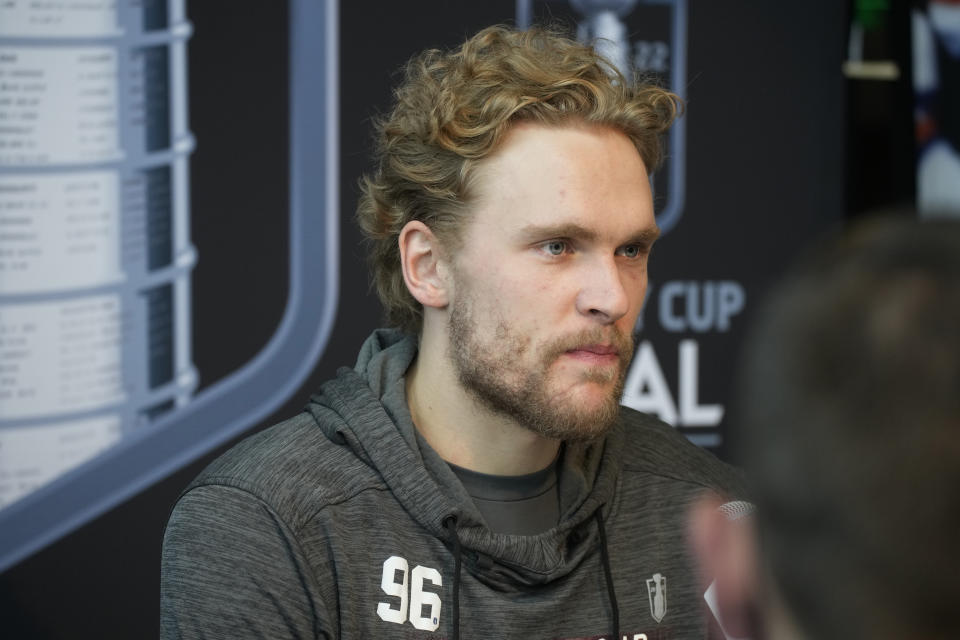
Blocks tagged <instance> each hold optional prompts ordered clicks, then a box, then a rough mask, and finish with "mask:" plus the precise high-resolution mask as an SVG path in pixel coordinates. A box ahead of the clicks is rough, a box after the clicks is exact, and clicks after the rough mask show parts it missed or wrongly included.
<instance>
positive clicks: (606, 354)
mask: <svg viewBox="0 0 960 640" xmlns="http://www.w3.org/2000/svg"><path fill="white" fill-rule="evenodd" d="M566 355H568V356H571V357H573V358H577V359H579V360H587V361H591V362H611V361H615V360H619V359H620V352H619V350H618V349H617V348H616V347H615V346H613V345H609V344H588V345H582V346H579V347H577V348H575V349H570V350H568V351H566Z"/></svg>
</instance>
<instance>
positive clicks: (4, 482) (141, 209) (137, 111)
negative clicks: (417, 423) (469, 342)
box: [0, 0, 339, 571]
mask: <svg viewBox="0 0 960 640" xmlns="http://www.w3.org/2000/svg"><path fill="white" fill-rule="evenodd" d="M184 4H185V3H184V0H84V1H83V2H36V1H35V0H4V1H3V2H0V571H3V570H5V569H6V568H7V567H9V566H11V565H12V564H14V563H16V562H18V561H19V560H21V559H23V558H25V557H27V556H28V555H30V554H31V553H34V552H35V551H37V550H39V549H41V548H43V547H44V546H45V545H48V544H51V543H52V542H55V541H56V540H57V539H59V538H60V537H61V536H63V535H66V534H68V533H70V532H71V531H72V530H74V529H75V528H76V527H78V526H81V525H82V524H84V523H85V522H88V521H90V520H91V519H93V518H96V517H97V516H98V515H100V514H102V513H103V512H105V511H106V510H108V509H110V508H111V507H113V506H115V505H117V504H119V503H120V502H122V501H123V500H126V499H128V498H130V497H131V496H133V495H135V494H136V493H138V492H139V491H142V490H144V489H145V488H147V487H149V486H151V485H152V484H154V483H156V482H158V481H160V480H162V479H163V478H165V477H167V476H168V475H169V474H171V473H173V472H175V471H177V470H178V469H181V468H182V467H183V466H184V465H185V464H188V463H190V462H191V461H193V460H196V459H197V458H198V457H200V456H201V455H203V454H205V453H207V452H208V451H210V450H211V449H212V448H214V447H216V446H219V445H221V444H223V443H225V442H227V441H228V440H229V439H231V438H235V437H237V436H238V435H240V434H241V433H243V432H244V431H245V430H247V429H250V428H251V427H252V426H254V425H256V424H257V423H258V422H259V421H261V420H263V419H265V418H266V417H267V416H269V415H270V414H271V412H273V411H275V410H276V409H277V408H279V407H280V406H281V405H282V404H283V402H285V401H286V400H287V399H289V398H290V397H291V395H292V394H293V393H294V392H295V391H296V390H297V389H298V388H299V387H300V385H301V384H302V383H303V381H304V380H305V379H306V378H307V376H308V375H309V373H310V372H311V371H312V370H313V368H314V366H315V365H316V362H317V360H318V359H319V357H320V354H321V353H322V352H323V349H324V347H325V345H326V343H327V340H328V338H329V335H330V331H331V328H332V326H333V319H334V317H335V313H336V301H337V292H338V271H337V267H338V264H339V252H338V250H339V234H338V219H339V193H338V188H337V186H338V180H339V177H338V162H339V141H338V136H337V131H338V130H339V122H338V111H337V100H338V94H337V87H338V65H339V44H338V40H337V28H338V24H339V18H338V4H337V2H336V1H335V0H289V3H288V5H287V7H286V9H287V10H288V11H287V23H286V33H285V34H284V36H285V39H282V40H281V46H283V47H284V50H283V51H281V52H278V53H280V54H285V55H286V60H287V62H288V63H289V66H288V67H285V68H284V69H283V71H279V70H278V73H283V74H285V75H284V76H283V78H284V79H285V80H286V81H287V83H288V84H287V86H288V98H289V110H288V111H287V112H286V113H284V114H282V116H281V117H282V118H283V122H285V123H287V124H288V127H289V128H288V130H287V131H288V137H287V143H288V144H287V153H288V158H287V159H288V166H289V175H288V181H287V188H288V194H287V196H288V200H289V203H290V208H289V236H288V248H289V251H288V254H287V255H286V256H278V258H279V259H281V260H286V261H287V263H288V276H289V279H288V282H287V284H288V296H287V300H286V305H285V307H284V310H283V316H282V318H281V321H280V324H279V325H278V327H277V329H276V331H275V333H274V334H273V335H272V336H271V337H270V339H269V341H268V342H267V344H266V345H265V346H264V347H263V348H262V349H261V350H260V351H259V352H257V353H256V354H254V355H252V357H251V359H250V360H249V361H248V362H247V363H246V364H245V365H243V366H242V367H240V368H239V369H237V370H235V371H232V372H230V373H229V374H227V375H226V376H224V377H222V378H220V379H219V380H217V381H216V382H213V383H212V384H210V385H209V386H207V387H205V388H202V389H200V388H198V386H197V380H198V375H197V372H196V371H195V369H194V366H193V362H192V360H193V355H192V354H193V352H194V344H193V339H192V336H191V319H192V316H193V312H192V310H191V291H190V289H191V273H192V270H193V267H194V265H195V264H196V261H197V250H196V249H195V248H194V247H193V244H192V242H191V239H190V218H191V212H190V210H189V201H190V198H189V195H190V182H189V178H190V172H189V169H190V167H189V160H190V154H191V152H192V151H193V148H194V141H193V135H192V134H191V130H190V127H189V123H188V100H187V71H188V64H187V62H188V60H187V53H186V51H187V43H188V41H193V39H194V38H197V37H204V36H201V35H200V34H194V33H193V28H192V26H191V24H190V23H189V22H188V21H187V19H186V16H185V13H184ZM207 37H209V34H207ZM247 89H248V87H244V90H245V91H246V90H247ZM227 95H228V96H232V97H225V98H224V100H225V103H224V104H222V105H218V106H222V107H223V108H224V110H225V111H226V110H228V109H229V107H230V103H229V100H231V99H233V100H235V99H237V98H236V95H237V94H235V93H234V94H230V93H229V92H227ZM244 99H256V96H255V95H253V96H251V95H250V94H249V92H247V93H246V94H245V98H244ZM226 124H227V125H229V121H228V122H227V123H226ZM242 136H243V132H242V131H238V132H237V137H238V139H240V138H242ZM201 144H202V141H201ZM211 148H212V147H211ZM251 153H252V154H255V151H251ZM256 157H257V156H256V155H253V156H252V158H253V159H256ZM250 166H251V167H252V169H251V171H252V172H253V177H254V179H255V178H256V170H257V169H256V167H257V165H256V162H253V163H251V165H250ZM195 188H196V185H195ZM203 188H206V189H215V188H223V187H222V186H220V187H217V186H216V185H203ZM278 195H281V196H282V194H278ZM271 213H272V214H274V215H275V214H276V212H271ZM193 215H194V216H197V215H200V216H202V212H201V213H200V214H198V213H197V212H194V214H193ZM245 215H257V213H255V212H246V213H245ZM202 250H203V251H204V253H205V255H206V256H207V258H208V259H210V260H217V259H222V258H221V256H219V255H217V253H216V251H215V247H209V248H207V249H202Z"/></svg>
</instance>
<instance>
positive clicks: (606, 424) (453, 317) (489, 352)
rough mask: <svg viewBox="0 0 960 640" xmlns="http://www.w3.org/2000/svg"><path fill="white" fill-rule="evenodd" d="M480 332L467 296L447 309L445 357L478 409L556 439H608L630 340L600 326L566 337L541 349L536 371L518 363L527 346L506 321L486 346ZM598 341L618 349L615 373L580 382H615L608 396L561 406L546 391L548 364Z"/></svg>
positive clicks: (599, 372)
mask: <svg viewBox="0 0 960 640" xmlns="http://www.w3.org/2000/svg"><path fill="white" fill-rule="evenodd" d="M478 333H479V332H478V330H477V326H476V322H475V320H474V315H473V313H472V312H471V304H470V302H469V297H466V298H460V299H459V300H458V301H456V302H455V303H453V304H452V305H451V309H450V317H449V321H448V339H449V342H448V344H447V356H448V357H449V358H450V360H451V362H452V363H453V365H454V368H455V369H456V371H457V377H458V380H459V382H460V385H461V387H462V388H463V389H464V390H466V391H467V392H468V393H469V394H470V395H471V396H472V397H473V398H474V399H476V400H477V401H478V402H479V403H480V404H481V405H482V406H484V407H486V408H487V409H489V410H490V411H492V412H494V413H499V414H502V415H505V416H507V417H509V418H511V419H513V420H514V421H515V422H517V423H518V424H519V425H521V426H523V427H525V428H527V429H530V430H531V431H533V432H535V433H537V434H540V435H542V436H544V437H546V438H551V439H556V440H564V441H590V440H595V439H598V438H601V437H603V436H604V435H606V434H607V432H608V431H609V430H610V429H611V428H612V427H613V425H614V424H615V423H616V421H617V417H618V416H619V415H620V396H621V394H622V393H623V383H624V379H625V377H626V373H627V369H628V368H629V364H630V359H631V358H632V357H633V340H632V338H631V337H625V336H623V335H622V334H621V333H619V331H616V330H613V332H611V331H610V330H607V331H604V330H603V329H602V328H599V327H598V328H596V329H595V330H591V331H586V332H582V333H579V334H576V335H571V336H565V337H563V338H560V339H558V340H555V341H552V342H551V343H549V344H548V345H545V346H544V347H541V348H540V349H539V353H538V354H537V360H538V362H539V363H540V366H539V367H537V368H531V369H526V370H525V369H523V368H521V366H520V365H519V364H518V363H519V362H520V361H521V360H522V357H523V355H524V354H525V353H526V352H527V351H528V350H529V347H530V345H529V340H527V339H526V338H525V337H524V336H518V335H515V334H514V333H513V332H512V331H511V330H510V328H509V327H508V326H507V325H506V323H504V322H501V323H500V324H499V325H498V326H497V329H496V332H495V335H494V339H493V340H491V341H490V342H489V343H486V344H484V343H483V342H481V340H480V338H479V336H478ZM600 342H612V343H613V344H614V345H615V346H616V347H617V351H618V353H619V359H620V362H619V368H618V370H617V371H615V372H614V371H610V370H590V371H586V372H584V373H583V380H584V381H585V382H597V383H610V382H613V383H614V384H613V387H612V389H611V391H610V393H609V394H608V395H607V397H606V398H605V399H604V401H603V402H602V404H601V405H600V406H599V407H596V408H594V409H591V410H584V409H583V408H582V407H579V406H576V405H574V406H564V403H563V402H562V401H561V400H560V399H558V398H556V397H553V396H551V394H550V393H549V391H548V389H547V383H548V380H547V378H548V375H549V370H550V367H551V365H552V364H553V363H554V362H555V361H556V360H557V359H558V358H559V357H560V356H561V355H563V354H564V353H565V352H567V351H569V350H571V349H574V348H576V347H578V346H583V345H588V344H596V343H600ZM571 403H572V401H570V402H568V404H571Z"/></svg>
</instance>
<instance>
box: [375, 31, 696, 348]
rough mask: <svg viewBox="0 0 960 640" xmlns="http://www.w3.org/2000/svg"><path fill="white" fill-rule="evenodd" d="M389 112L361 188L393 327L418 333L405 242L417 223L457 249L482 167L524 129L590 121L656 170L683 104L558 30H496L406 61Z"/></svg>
mask: <svg viewBox="0 0 960 640" xmlns="http://www.w3.org/2000/svg"><path fill="white" fill-rule="evenodd" d="M394 97H395V104H394V106H393V108H392V110H391V111H390V112H389V113H388V114H387V115H386V116H385V117H383V118H381V119H379V120H378V121H376V122H375V125H374V126H375V132H376V149H375V158H374V159H375V161H376V164H377V167H376V170H375V173H373V175H366V176H364V177H363V178H361V180H360V188H361V191H362V193H361V196H360V201H359V203H358V206H357V217H358V220H359V223H360V227H361V229H362V230H363V232H364V234H365V236H366V237H367V239H368V241H369V243H370V245H371V251H370V256H369V259H370V267H371V271H372V274H373V282H374V285H375V286H376V289H377V293H378V294H379V296H380V300H381V302H382V303H383V306H384V308H385V311H386V314H387V320H388V322H389V323H391V324H394V325H397V326H400V327H401V328H402V329H404V330H405V331H408V332H410V333H414V334H417V333H419V332H420V329H421V326H422V323H423V309H422V307H421V305H420V303H419V302H417V300H416V299H415V298H414V297H413V296H412V295H411V294H410V292H409V291H408V290H407V287H406V284H405V283H404V280H403V273H402V270H401V266H400V249H399V245H398V240H397V238H398V236H399V234H400V231H401V229H403V227H404V225H406V224H407V222H409V221H411V220H420V221H422V222H423V223H424V224H426V225H427V226H428V227H429V228H430V230H431V231H433V233H434V234H436V236H437V237H438V238H439V239H440V240H441V242H443V243H444V244H445V245H446V246H449V247H451V248H455V247H456V245H457V242H458V240H459V230H460V228H461V226H462V224H463V221H464V219H465V215H467V205H468V204H469V202H470V195H471V194H470V184H471V177H472V175H473V171H474V169H475V167H476V166H477V163H478V162H479V161H481V160H483V158H485V157H487V156H488V155H490V154H491V153H492V152H493V151H494V150H495V149H496V148H497V145H498V144H499V142H500V140H501V139H502V138H503V136H504V135H505V133H506V132H507V131H508V129H509V128H510V126H511V125H512V124H513V123H515V122H517V121H520V120H524V121H533V122H538V123H542V124H545V125H552V126H556V125H562V124H564V123H569V122H582V123H587V124H593V125H603V126H608V127H612V128H614V129H617V130H618V131H621V132H622V133H624V134H625V135H626V136H628V137H629V138H630V139H631V140H632V141H633V144H634V145H635V146H636V148H637V151H638V152H639V153H640V157H641V158H642V159H643V162H644V165H645V166H646V167H647V169H648V171H652V170H653V169H654V168H656V167H657V166H658V165H659V163H660V160H661V153H662V151H661V142H660V138H661V135H662V134H663V133H664V132H665V131H666V130H667V129H668V128H669V127H670V125H671V123H672V122H673V120H674V118H676V117H677V115H678V114H679V112H680V110H681V109H682V105H681V102H680V99H679V98H678V97H677V96H676V95H674V94H672V93H670V92H669V91H665V90H663V89H661V88H658V87H656V86H653V85H647V84H643V83H631V82H627V81H626V79H625V78H624V77H623V76H622V75H621V74H620V72H619V71H617V70H616V68H615V67H614V66H613V65H612V64H610V63H609V62H608V61H607V60H605V59H604V58H603V57H601V56H600V55H599V54H598V53H597V52H596V51H594V49H593V48H591V47H590V46H588V45H584V44H580V43H578V42H576V41H574V40H571V39H570V38H568V37H567V36H565V35H564V34H562V33H561V32H560V31H559V30H558V29H555V28H533V29H529V30H527V31H514V30H512V29H509V28H507V27H504V26H494V27H488V28H486V29H484V30H483V31H480V32H479V33H478V34H476V35H475V36H473V37H472V38H470V39H469V40H467V41H466V42H465V43H464V44H463V45H462V46H461V47H460V48H459V49H455V50H453V51H447V52H445V51H440V50H437V49H430V50H427V51H425V52H423V53H421V54H419V55H417V56H415V57H414V58H413V59H412V60H410V62H408V63H407V65H406V68H405V70H404V79H403V82H402V83H401V84H400V86H399V87H398V88H397V89H396V90H395V91H394Z"/></svg>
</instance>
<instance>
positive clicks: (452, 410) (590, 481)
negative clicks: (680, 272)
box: [162, 28, 739, 640]
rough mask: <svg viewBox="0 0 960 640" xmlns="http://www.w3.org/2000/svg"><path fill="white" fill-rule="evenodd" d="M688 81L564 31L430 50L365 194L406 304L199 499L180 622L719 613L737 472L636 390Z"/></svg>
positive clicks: (454, 634)
mask: <svg viewBox="0 0 960 640" xmlns="http://www.w3.org/2000/svg"><path fill="white" fill-rule="evenodd" d="M677 108H678V104H677V101H676V98H675V97H674V96H673V95H671V94H669V93H667V92H665V91H662V90H660V89H657V88H653V87H643V86H641V87H633V86H631V84H630V83H628V82H627V81H626V80H625V79H624V78H623V77H621V76H619V75H618V74H617V73H616V72H615V71H614V70H613V69H612V68H611V67H610V66H609V65H608V64H607V63H605V62H604V61H603V60H602V59H600V58H598V57H597V55H596V54H595V53H594V52H593V50H592V49H590V48H589V47H586V46H583V45H579V44H577V43H575V42H573V41H570V40H568V39H566V38H565V37H562V36H560V35H557V34H555V33H552V32H547V31H540V30H533V31H529V32H524V33H518V32H514V31H510V30H508V29H504V28H491V29H487V30H485V31H482V32H481V33H479V34H478V35H476V36H475V37H473V38H471V39H470V40H469V41H467V42H466V43H465V44H464V45H463V46H462V47H461V48H460V49H458V50H456V51H452V52H448V53H442V52H438V51H428V52H426V53H424V54H422V55H421V56H419V57H417V58H415V59H414V60H413V61H411V63H410V64H409V65H408V68H407V73H406V78H405V80H404V82H403V83H402V85H401V86H400V87H399V88H398V90H397V92H396V105H395V107H394V109H393V111H392V112H391V113H390V114H389V115H388V116H387V117H386V118H385V119H384V120H383V121H382V122H380V123H379V125H378V133H379V149H378V158H377V159H378V162H379V168H378V170H377V172H376V173H375V174H374V175H373V176H370V177H367V178H366V179H365V180H364V183H363V184H364V194H363V197H362V198H361V202H360V205H359V219H360V224H361V225H362V227H363V229H364V230H365V232H366V233H367V235H368V236H369V238H370V239H371V246H372V260H371V263H372V268H373V273H374V277H375V280H376V284H377V288H378V291H379V293H380V296H381V298H382V300H383V303H384V306H385V308H386V310H387V314H388V319H389V321H390V322H391V324H395V325H398V326H399V327H400V329H397V330H384V331H377V332H375V333H374V334H373V335H372V336H371V337H370V338H369V339H368V340H367V342H366V343H365V344H364V346H363V347H362V349H361V353H360V357H359V359H358V362H357V365H356V367H355V368H354V369H342V370H341V371H340V373H339V374H338V377H337V378H336V379H335V380H332V381H330V382H329V383H327V384H325V385H324V386H323V387H322V389H321V391H320V393H318V394H317V395H316V396H315V397H314V398H313V399H312V401H311V403H310V405H309V406H308V407H307V410H306V411H305V412H304V413H303V414H301V415H300V416H298V417H296V418H293V419H291V420H289V421H287V422H285V423H283V424H281V425H278V426H276V427H274V428H272V429H269V430H267V431H265V432H263V433H261V434H258V435H255V436H253V437H251V438H249V439H248V440H246V441H245V442H243V443H241V444H240V445H239V446H237V447H236V448H234V449H233V450H232V451H230V452H229V453H227V454H226V455H225V456H223V457H222V458H221V459H219V460H218V461H216V462H215V463H214V464H213V465H211V467H210V468H208V469H207V470H206V471H205V472H204V473H203V474H202V475H201V477H200V478H198V479H197V480H196V481H195V482H194V483H193V484H191V485H190V487H189V488H188V489H187V490H186V491H185V492H184V494H183V495H182V496H181V498H180V500H179V502H178V504H177V506H176V508H175V510H174V512H173V514H172V516H171V519H170V522H169V524H168V528H167V532H166V538H165V542H164V551H163V563H164V564H163V582H162V610H163V613H162V616H163V619H162V628H163V634H164V635H165V636H166V637H200V636H203V637H230V638H235V637H246V636H254V637H272V638H276V637H311V638H312V637H318V638H334V637H340V638H437V637H442V638H460V637H462V638H477V637H495V638H518V639H520V638H522V639H524V640H526V639H531V638H544V639H546V638H600V637H604V638H608V639H613V638H620V637H629V638H632V639H640V638H678V639H680V638H683V639H688V638H696V637H703V636H704V634H705V628H706V625H705V621H704V618H703V615H702V613H703V611H702V609H703V607H702V591H700V590H698V588H697V584H696V580H695V577H694V575H693V574H692V572H691V571H690V567H689V566H688V561H687V557H686V553H685V543H684V539H683V532H684V523H685V518H684V514H685V511H686V508H687V506H688V505H689V504H690V503H691V501H692V500H693V498H694V496H695V495H697V494H698V493H699V492H701V491H702V490H703V489H705V488H708V489H712V490H714V491H716V492H718V493H720V494H724V495H730V494H736V493H737V492H738V491H739V488H738V485H737V479H736V477H735V475H734V474H732V473H731V471H730V470H729V469H728V468H727V467H725V466H724V465H723V464H721V463H720V462H718V461H717V460H716V459H714V458H712V457H711V456H709V455H708V454H706V453H704V452H702V451H701V450H699V449H697V448H695V447H693V446H691V445H689V444H688V443H687V442H686V440H684V439H683V438H682V437H680V436H678V435H677V434H676V432H675V431H674V430H673V429H671V428H670V427H669V426H667V425H664V424H662V423H660V422H658V421H657V420H655V419H654V418H651V417H649V416H646V415H642V414H638V413H636V412H633V411H630V410H627V409H624V408H621V407H620V406H619V398H620V394H621V389H622V385H623V380H624V376H625V374H626V371H627V365H628V363H629V361H630V358H631V355H632V351H633V341H632V331H633V327H634V325H635V322H636V319H637V316H638V314H639V313H640V309H641V305H642V303H643V299H644V293H645V289H646V285H647V260H648V257H649V255H650V250H651V246H652V244H653V242H654V240H655V239H656V236H657V227H656V223H655V220H654V214H653V204H652V198H651V193H650V184H649V174H648V172H649V171H650V170H652V169H653V168H654V167H655V166H656V164H657V162H658V160H659V157H660V148H659V137H660V136H661V135H662V134H663V133H664V131H666V129H667V128H668V127H669V125H670V123H671V122H672V120H673V118H674V117H675V115H676V111H677Z"/></svg>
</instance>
